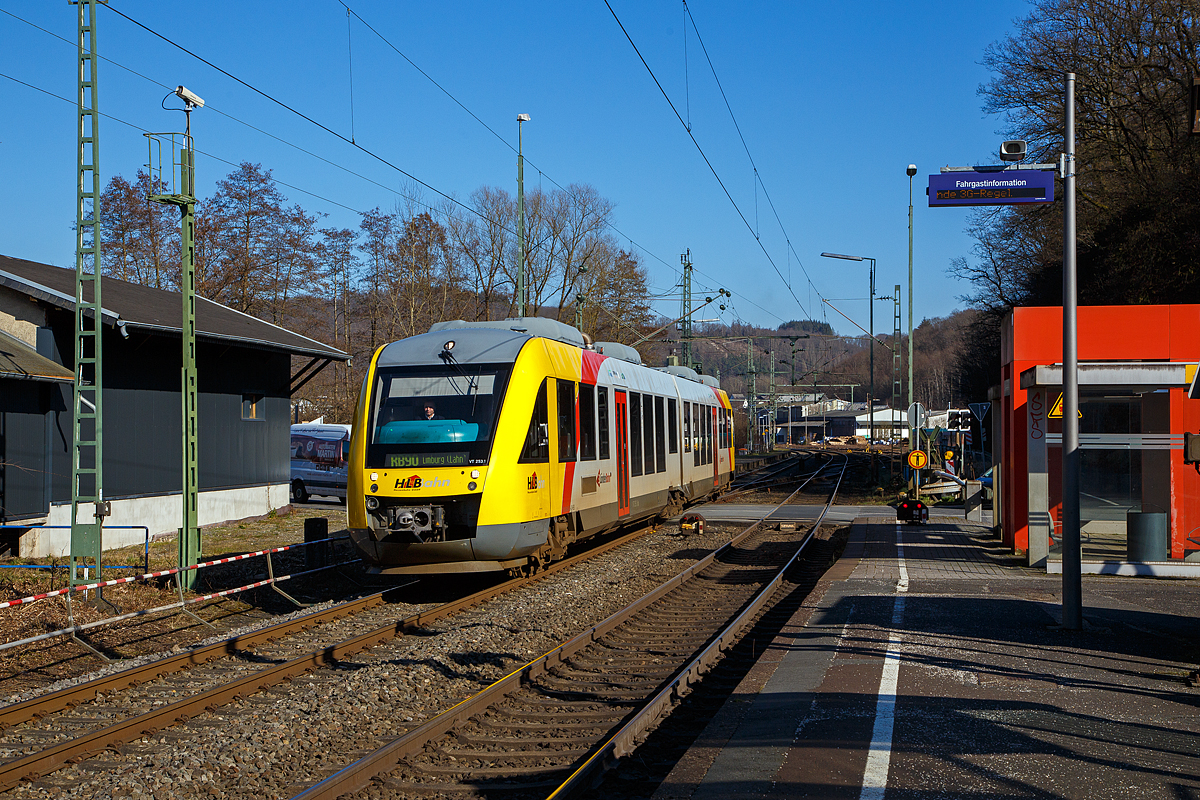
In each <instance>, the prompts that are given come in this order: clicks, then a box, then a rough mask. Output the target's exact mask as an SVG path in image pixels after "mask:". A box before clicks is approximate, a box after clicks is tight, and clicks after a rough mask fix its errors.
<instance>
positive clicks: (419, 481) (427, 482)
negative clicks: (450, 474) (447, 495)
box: [395, 475, 450, 489]
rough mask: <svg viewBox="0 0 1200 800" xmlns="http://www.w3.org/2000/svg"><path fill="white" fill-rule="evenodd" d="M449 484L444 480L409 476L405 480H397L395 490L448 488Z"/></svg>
mask: <svg viewBox="0 0 1200 800" xmlns="http://www.w3.org/2000/svg"><path fill="white" fill-rule="evenodd" d="M449 485H450V482H449V481H448V480H445V479H444V478H422V477H421V476H420V475H410V476H409V477H407V478H397V479H396V486H395V488H397V489H437V488H440V487H444V486H449Z"/></svg>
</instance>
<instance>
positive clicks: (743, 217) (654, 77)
mask: <svg viewBox="0 0 1200 800" xmlns="http://www.w3.org/2000/svg"><path fill="white" fill-rule="evenodd" d="M604 5H605V6H607V7H608V12H609V13H610V14H612V17H613V19H614V20H616V23H617V26H618V27H619V28H620V29H621V33H623V34H625V39H626V40H627V41H628V42H629V46H630V47H632V48H633V52H634V53H636V54H637V57H638V58H639V59H640V60H641V62H642V66H644V67H645V68H646V72H648V73H649V74H650V78H651V79H652V80H653V81H654V85H655V86H657V87H658V91H659V92H661V93H662V96H663V99H664V100H666V101H667V105H668V106H670V107H671V111H672V113H674V114H675V119H677V120H679V124H680V125H682V126H683V129H684V131H686V132H687V135H688V138H689V139H691V140H692V144H694V145H695V146H696V151H697V152H698V153H700V157H701V158H703V159H704V163H705V164H706V165H707V166H708V169H709V172H711V173H712V174H713V177H714V178H716V179H717V184H718V185H719V186H720V187H721V191H723V192H725V196H726V197H727V198H729V202H730V204H731V205H732V206H733V210H734V211H736V212H737V215H738V216H739V217H740V218H741V220H742V224H743V225H745V226H746V230H748V231H750V234H751V235H752V236H754V241H756V242H758V248H759V249H760V250H762V252H763V255H764V256H766V258H767V262H768V263H770V265H771V268H772V269H774V270H775V274H776V275H778V276H779V279H780V280H781V281H783V285H784V286H786V287H787V290H788V294H790V295H791V296H792V299H793V300H795V301H796V305H798V306H799V307H800V310H801V311H803V312H804V314H805V315H806V316H812V315H811V314H809V311H808V309H807V308H805V306H804V303H802V302H800V298H799V297H797V296H796V293H795V292H794V291H792V287H791V285H790V284H789V283H788V282H787V279H786V278H785V277H784V276H783V273H782V272H781V271H780V270H779V265H778V264H776V263H775V259H773V258H771V254H770V253H769V252H767V248H766V247H765V246H764V245H763V243H762V240H761V239H759V238H758V235H757V234H756V233H755V232H754V226H752V225H751V224H750V221H749V220H748V219H746V215H745V214H744V213H743V212H742V209H741V207H740V206H739V205H738V204H737V201H736V200H734V199H733V195H732V194H730V193H729V189H728V188H727V187H726V186H725V182H724V181H723V180H721V176H720V174H719V173H718V172H717V169H716V167H714V166H713V165H712V162H711V161H709V160H708V155H707V154H706V153H705V152H704V148H703V147H701V146H700V143H699V142H698V141H696V137H695V136H694V135H693V134H692V132H691V131H690V130H688V126H687V123H686V122H684V120H683V117H682V116H680V114H679V109H677V108H676V107H675V104H674V103H672V102H671V97H670V96H669V95H668V94H667V91H666V89H664V88H663V85H662V84H661V83H660V82H659V80H658V76H657V75H655V74H654V70H652V69H651V68H650V65H649V64H647V63H646V59H645V57H644V56H643V55H642V51H641V50H639V49H638V46H637V45H636V44H635V43H634V41H633V37H632V36H630V35H629V31H627V30H625V25H624V24H623V23H622V22H621V18H620V17H618V16H617V12H616V11H614V10H613V7H612V5H611V4H610V3H609V2H608V0H604Z"/></svg>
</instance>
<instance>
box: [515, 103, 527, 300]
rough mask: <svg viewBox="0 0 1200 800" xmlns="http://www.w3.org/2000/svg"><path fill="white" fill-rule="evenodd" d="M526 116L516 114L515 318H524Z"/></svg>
mask: <svg viewBox="0 0 1200 800" xmlns="http://www.w3.org/2000/svg"><path fill="white" fill-rule="evenodd" d="M527 119H529V115H528V114H517V317H518V318H520V317H523V316H525V153H524V145H523V142H522V139H521V131H522V127H521V123H523V122H524V121H525V120H527Z"/></svg>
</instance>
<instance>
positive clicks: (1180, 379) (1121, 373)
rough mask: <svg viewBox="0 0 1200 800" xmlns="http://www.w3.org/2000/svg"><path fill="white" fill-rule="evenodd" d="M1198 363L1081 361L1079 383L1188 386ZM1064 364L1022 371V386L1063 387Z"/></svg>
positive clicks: (1144, 388)
mask: <svg viewBox="0 0 1200 800" xmlns="http://www.w3.org/2000/svg"><path fill="white" fill-rule="evenodd" d="M1196 371H1197V370H1196V365H1195V364H1186V363H1177V362H1168V361H1101V362H1096V363H1087V362H1080V364H1079V373H1078V374H1079V386H1080V387H1083V388H1089V389H1108V390H1125V391H1129V392H1139V393H1140V392H1149V391H1154V390H1155V389H1172V388H1187V387H1188V386H1190V385H1191V384H1192V382H1193V379H1194V378H1195V377H1196ZM1062 374H1063V367H1062V364H1038V365H1037V366H1035V367H1030V368H1029V369H1027V370H1025V371H1024V372H1022V373H1021V388H1022V389H1037V388H1041V387H1052V388H1058V387H1060V386H1062Z"/></svg>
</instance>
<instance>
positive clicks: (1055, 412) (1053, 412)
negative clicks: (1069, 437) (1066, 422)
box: [1046, 392, 1083, 419]
mask: <svg viewBox="0 0 1200 800" xmlns="http://www.w3.org/2000/svg"><path fill="white" fill-rule="evenodd" d="M1062 397H1063V396H1062V392H1059V393H1058V399H1057V400H1055V401H1054V406H1053V407H1052V408H1051V409H1050V413H1049V414H1047V415H1046V417H1047V418H1048V419H1062V406H1063V403H1062ZM1077 413H1078V414H1079V418H1080V419H1083V409H1079V410H1078V412H1077Z"/></svg>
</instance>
